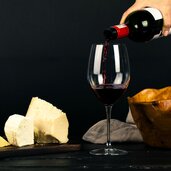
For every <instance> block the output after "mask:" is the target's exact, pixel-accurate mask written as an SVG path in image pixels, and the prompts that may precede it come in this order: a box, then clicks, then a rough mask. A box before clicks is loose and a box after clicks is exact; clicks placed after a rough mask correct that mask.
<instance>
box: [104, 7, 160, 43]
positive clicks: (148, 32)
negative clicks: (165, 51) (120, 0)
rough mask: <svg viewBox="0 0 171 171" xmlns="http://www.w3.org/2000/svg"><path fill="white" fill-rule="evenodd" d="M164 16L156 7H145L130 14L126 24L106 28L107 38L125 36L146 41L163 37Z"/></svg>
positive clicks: (113, 38) (138, 40) (137, 40)
mask: <svg viewBox="0 0 171 171" xmlns="http://www.w3.org/2000/svg"><path fill="white" fill-rule="evenodd" d="M162 27H163V17H162V14H161V12H160V11H159V10H158V9H155V8H150V7H148V8H143V9H140V10H137V11H134V12H132V13H131V14H129V15H128V16H127V18H126V20H125V22H124V24H120V25H114V26H111V27H109V28H108V29H106V30H104V36H105V38H106V39H107V40H115V39H119V38H123V37H128V38H129V39H131V40H133V41H136V42H146V41H150V40H152V39H156V38H159V37H162Z"/></svg>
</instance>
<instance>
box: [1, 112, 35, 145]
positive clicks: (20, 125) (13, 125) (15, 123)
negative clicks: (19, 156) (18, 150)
mask: <svg viewBox="0 0 171 171" xmlns="http://www.w3.org/2000/svg"><path fill="white" fill-rule="evenodd" d="M4 132H5V135H6V137H7V140H8V142H9V143H10V144H12V145H15V146H18V147H22V146H26V145H31V144H34V127H33V121H32V120H31V119H29V118H26V117H24V116H22V115H19V114H14V115H11V116H9V118H8V119H7V121H6V123H5V127H4Z"/></svg>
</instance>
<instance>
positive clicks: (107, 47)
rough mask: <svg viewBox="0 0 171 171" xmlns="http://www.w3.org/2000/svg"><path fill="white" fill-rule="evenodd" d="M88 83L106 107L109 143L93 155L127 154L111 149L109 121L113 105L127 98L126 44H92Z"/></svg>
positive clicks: (128, 75) (127, 67)
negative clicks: (120, 99) (125, 93)
mask: <svg viewBox="0 0 171 171" xmlns="http://www.w3.org/2000/svg"><path fill="white" fill-rule="evenodd" d="M87 79H88V82H89V84H90V86H91V88H92V90H93V92H94V94H95V95H96V97H97V98H98V99H99V100H100V101H101V102H102V103H103V104H104V106H105V110H106V118H107V120H106V121H107V139H106V147H105V148H104V149H95V150H92V151H90V153H91V154H94V155H123V154H126V153H127V152H126V151H124V150H119V149H116V148H114V147H113V146H112V145H111V140H110V119H111V111H112V107H113V104H114V103H115V102H116V101H117V100H118V99H119V98H120V97H121V96H122V95H123V94H124V92H125V91H126V89H127V87H128V85H129V81H130V68H129V59H128V52H127V48H126V46H125V45H124V44H113V43H111V42H107V41H106V42H104V43H103V44H93V45H92V46H91V51H90V57H89V63H88V70H87Z"/></svg>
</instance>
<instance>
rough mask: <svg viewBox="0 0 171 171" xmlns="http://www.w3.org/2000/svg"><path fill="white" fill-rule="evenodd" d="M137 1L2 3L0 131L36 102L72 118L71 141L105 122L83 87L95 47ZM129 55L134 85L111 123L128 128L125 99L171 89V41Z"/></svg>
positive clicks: (131, 48)
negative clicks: (41, 101)
mask: <svg viewBox="0 0 171 171" xmlns="http://www.w3.org/2000/svg"><path fill="white" fill-rule="evenodd" d="M133 2H134V1H133V0H129V1H128V0H127V1H126V0H72V1H69V0H1V1H0V121H1V122H0V124H1V126H0V131H1V134H2V135H3V127H4V123H5V121H6V119H7V118H8V116H9V115H12V114H14V113H18V114H23V115H25V113H26V111H27V108H28V105H29V103H30V100H31V98H32V97H33V96H38V97H40V98H42V99H44V100H46V101H49V102H51V103H52V104H53V105H55V106H57V107H58V108H60V109H62V110H63V111H64V112H66V113H67V116H68V119H69V122H70V129H69V130H70V136H78V137H81V136H82V135H83V134H84V133H85V131H86V130H87V129H88V128H89V127H90V126H91V125H93V124H94V123H96V122H97V121H99V120H101V119H104V118H105V114H104V107H103V106H102V105H101V103H100V102H98V100H97V99H96V97H95V96H94V95H93V94H92V92H91V91H90V88H89V85H88V83H87V79H86V70H87V62H88V57H89V51H90V46H91V44H92V43H95V42H102V41H104V39H103V30H104V29H105V28H106V27H108V26H110V25H112V24H117V23H119V21H120V18H121V16H122V13H123V12H124V11H125V10H126V9H127V8H128V7H129V6H130V5H131V4H132V3H133ZM121 42H123V43H125V44H126V45H127V47H128V52H129V57H130V64H131V82H130V86H129V88H128V91H127V93H126V94H125V95H124V96H123V97H122V98H121V99H120V100H119V101H118V103H117V104H116V105H115V107H114V109H113V112H112V117H115V118H117V119H120V120H124V119H125V117H126V115H127V111H128V104H127V99H126V97H127V96H132V95H134V94H135V93H137V92H138V91H140V90H142V89H143V88H147V87H152V88H161V87H164V86H167V85H170V84H171V74H170V73H171V37H170V38H169V37H168V38H161V39H158V40H154V41H151V42H149V43H135V42H132V41H130V40H128V39H124V40H121Z"/></svg>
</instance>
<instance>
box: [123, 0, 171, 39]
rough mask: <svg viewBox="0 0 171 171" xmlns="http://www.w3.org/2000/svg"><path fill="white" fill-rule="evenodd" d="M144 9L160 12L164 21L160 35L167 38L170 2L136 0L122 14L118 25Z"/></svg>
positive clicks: (169, 22)
mask: <svg viewBox="0 0 171 171" xmlns="http://www.w3.org/2000/svg"><path fill="white" fill-rule="evenodd" d="M144 7H152V8H156V9H158V10H160V12H161V13H162V15H163V20H164V23H163V28H162V33H163V36H167V35H168V34H169V30H170V28H171V0H162V1H161V0H136V1H135V3H134V4H133V5H132V6H131V7H130V8H128V9H127V10H126V11H125V12H124V13H123V15H122V18H121V21H120V24H123V23H124V21H125V19H126V17H127V16H128V15H129V14H130V13H132V12H133V11H136V10H139V9H142V8H144Z"/></svg>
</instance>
